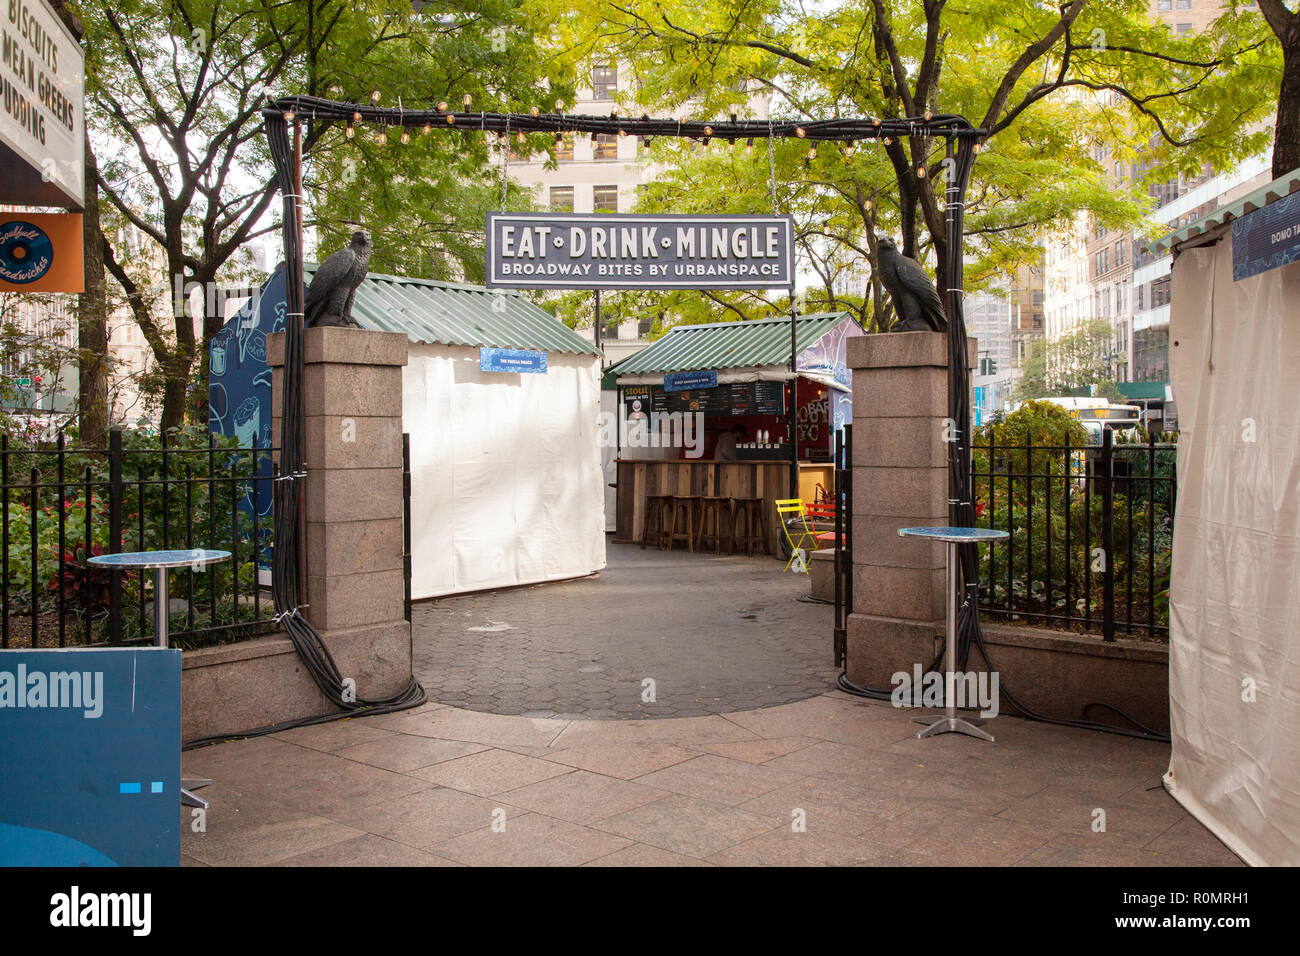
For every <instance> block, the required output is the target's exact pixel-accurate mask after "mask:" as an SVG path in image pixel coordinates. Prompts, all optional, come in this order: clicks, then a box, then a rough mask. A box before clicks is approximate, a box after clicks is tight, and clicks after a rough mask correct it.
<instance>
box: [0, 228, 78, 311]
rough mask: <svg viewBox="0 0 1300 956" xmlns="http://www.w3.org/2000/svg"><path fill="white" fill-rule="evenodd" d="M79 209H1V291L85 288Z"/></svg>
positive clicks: (48, 290) (44, 290) (60, 290)
mask: <svg viewBox="0 0 1300 956" xmlns="http://www.w3.org/2000/svg"><path fill="white" fill-rule="evenodd" d="M84 259H85V257H84V256H83V255H82V234H81V214H80V213H35V212H23V213H0V292H82V291H84V290H85V269H84V267H83V262H84Z"/></svg>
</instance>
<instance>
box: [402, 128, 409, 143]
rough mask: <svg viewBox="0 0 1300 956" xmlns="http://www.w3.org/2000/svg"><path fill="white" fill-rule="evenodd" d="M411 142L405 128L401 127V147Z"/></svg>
mask: <svg viewBox="0 0 1300 956" xmlns="http://www.w3.org/2000/svg"><path fill="white" fill-rule="evenodd" d="M410 141H411V134H410V133H408V132H407V130H406V127H405V126H403V127H402V145H403V146H405V145H406V144H407V143H409V142H410Z"/></svg>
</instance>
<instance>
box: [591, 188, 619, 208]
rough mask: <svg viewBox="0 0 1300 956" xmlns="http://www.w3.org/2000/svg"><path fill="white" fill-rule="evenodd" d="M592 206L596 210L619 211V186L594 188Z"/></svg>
mask: <svg viewBox="0 0 1300 956" xmlns="http://www.w3.org/2000/svg"><path fill="white" fill-rule="evenodd" d="M591 206H592V208H593V209H594V210H596V212H618V187H617V186H596V187H595V188H594V189H593V190H592V204H591Z"/></svg>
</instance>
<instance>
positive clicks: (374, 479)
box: [267, 328, 411, 697]
mask: <svg viewBox="0 0 1300 956" xmlns="http://www.w3.org/2000/svg"><path fill="white" fill-rule="evenodd" d="M406 348H407V340H406V336H405V335H403V334H402V333H400V332H376V331H371V330H366V329H351V328H317V329H307V330H306V331H305V332H304V333H303V428H304V432H305V446H306V450H305V454H304V458H305V466H304V467H305V469H306V472H307V479H306V487H305V492H304V494H305V501H304V505H305V508H306V518H307V539H306V542H305V548H306V565H307V604H308V607H307V609H306V611H305V612H304V613H305V615H306V617H307V619H308V620H309V621H310V622H311V623H312V626H313V627H315V628H316V630H317V632H319V634H320V635H321V638H322V640H323V641H324V642H325V645H326V647H328V648H329V649H330V653H331V654H333V655H334V659H335V661H336V662H337V663H338V666H339V670H340V671H341V672H342V674H343V676H344V677H345V678H346V677H351V678H354V679H355V680H356V689H357V694H358V696H361V697H387V696H390V695H392V694H394V693H396V692H397V691H399V690H401V689H402V688H403V687H404V686H406V683H407V681H408V680H409V679H410V675H411V628H410V624H409V623H408V622H407V621H406V617H405V593H406V582H405V578H404V576H403V569H402V564H403V562H402V520H403V501H402V366H404V365H405V364H406ZM267 358H268V363H269V364H270V365H271V368H272V386H271V393H272V409H273V412H272V425H273V437H272V441H273V442H274V443H275V444H276V445H277V446H278V445H279V443H280V406H281V387H282V385H281V383H282V381H283V378H282V376H283V373H284V333H283V332H279V333H276V334H274V335H269V336H267Z"/></svg>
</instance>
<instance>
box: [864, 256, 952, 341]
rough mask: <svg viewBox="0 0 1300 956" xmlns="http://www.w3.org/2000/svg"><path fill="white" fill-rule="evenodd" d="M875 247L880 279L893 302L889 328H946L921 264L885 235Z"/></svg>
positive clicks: (944, 319) (941, 310)
mask: <svg viewBox="0 0 1300 956" xmlns="http://www.w3.org/2000/svg"><path fill="white" fill-rule="evenodd" d="M876 249H877V254H876V268H877V269H878V270H879V272H880V282H881V284H882V285H883V286H884V287H885V291H887V292H888V293H889V298H890V299H891V300H892V301H893V303H894V324H893V325H891V326H890V328H889V331H891V332H944V331H946V330H947V328H948V318H947V316H945V315H944V313H943V303H942V302H941V301H939V291H938V290H937V289H936V288H935V287H934V283H933V282H931V281H930V277H929V276H928V275H926V274H925V269H923V268H922V267H921V264H920V263H919V262H917V261H916V260H915V259H909V258H908V257H907V256H905V255H903V254H902V253H900V252H899V251H898V247H897V246H896V245H894V241H893V240H892V239H889V238H888V237H885V238H882V239H881V240H880V241H879V242H878V243H877V244H876Z"/></svg>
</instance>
